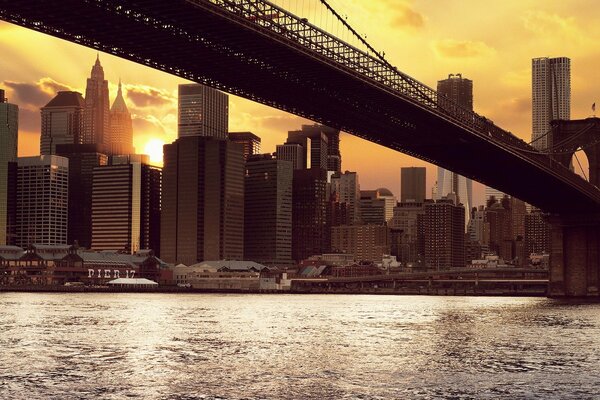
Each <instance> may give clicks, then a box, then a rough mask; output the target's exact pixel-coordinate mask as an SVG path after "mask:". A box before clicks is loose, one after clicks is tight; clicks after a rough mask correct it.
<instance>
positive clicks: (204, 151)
mask: <svg viewBox="0 0 600 400" xmlns="http://www.w3.org/2000/svg"><path fill="white" fill-rule="evenodd" d="M244 168H245V166H244V154H243V146H241V145H240V144H237V143H232V142H230V141H228V140H216V139H214V138H212V137H203V136H183V137H180V138H179V139H177V140H176V141H175V142H173V143H172V144H167V145H165V146H164V167H163V186H162V187H163V191H162V193H163V196H162V211H161V253H160V254H161V258H162V259H163V260H164V261H166V262H171V263H177V264H179V263H182V264H186V265H192V264H195V263H197V262H200V261H205V260H223V259H229V260H242V259H243V256H244V175H245V174H244Z"/></svg>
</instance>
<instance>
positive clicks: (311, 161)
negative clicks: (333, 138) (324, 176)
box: [285, 125, 328, 170]
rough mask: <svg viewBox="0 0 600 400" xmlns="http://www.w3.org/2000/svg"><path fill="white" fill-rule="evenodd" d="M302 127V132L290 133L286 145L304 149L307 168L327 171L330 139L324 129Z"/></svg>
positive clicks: (308, 126)
mask: <svg viewBox="0 0 600 400" xmlns="http://www.w3.org/2000/svg"><path fill="white" fill-rule="evenodd" d="M311 128H312V127H311V126H310V125H302V130H299V131H290V132H288V137H287V141H286V143H285V144H299V145H300V146H302V149H303V157H302V158H303V159H304V165H305V168H307V169H308V168H320V169H323V170H327V159H328V147H327V146H328V139H327V135H326V134H325V133H324V132H323V130H322V129H311Z"/></svg>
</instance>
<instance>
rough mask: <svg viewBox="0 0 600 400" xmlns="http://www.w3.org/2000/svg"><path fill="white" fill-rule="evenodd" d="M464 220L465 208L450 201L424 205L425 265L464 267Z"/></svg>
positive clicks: (443, 267)
mask: <svg viewBox="0 0 600 400" xmlns="http://www.w3.org/2000/svg"><path fill="white" fill-rule="evenodd" d="M464 221H465V212H464V207H463V206H458V205H456V204H455V202H454V201H453V200H452V199H440V200H437V201H435V202H433V201H426V202H425V216H424V221H423V225H424V226H423V229H424V239H425V265H427V266H428V267H430V268H437V269H446V268H464V266H465V232H464V226H465V222H464Z"/></svg>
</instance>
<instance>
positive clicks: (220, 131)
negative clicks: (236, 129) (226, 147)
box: [177, 83, 229, 140]
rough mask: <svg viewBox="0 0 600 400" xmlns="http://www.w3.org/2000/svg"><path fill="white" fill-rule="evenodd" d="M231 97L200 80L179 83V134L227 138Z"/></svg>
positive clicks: (179, 135)
mask: <svg viewBox="0 0 600 400" xmlns="http://www.w3.org/2000/svg"><path fill="white" fill-rule="evenodd" d="M228 127H229V97H228V96H227V94H225V93H223V92H220V91H218V90H216V89H213V88H210V87H208V86H204V85H200V84H197V83H191V84H184V85H179V96H178V111H177V137H180V138H181V137H185V136H207V137H212V138H215V139H222V140H225V139H227V132H228V131H229V130H228Z"/></svg>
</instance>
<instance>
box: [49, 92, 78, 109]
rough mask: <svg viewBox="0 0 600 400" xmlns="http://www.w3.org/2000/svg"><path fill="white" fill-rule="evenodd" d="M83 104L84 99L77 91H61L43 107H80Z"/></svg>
mask: <svg viewBox="0 0 600 400" xmlns="http://www.w3.org/2000/svg"><path fill="white" fill-rule="evenodd" d="M84 106H85V100H83V96H82V95H81V93H79V92H68V91H61V92H58V94H57V95H56V96H55V97H54V98H53V99H52V100H50V102H49V103H48V104H46V105H45V106H44V107H43V108H48V107H81V108H83V107H84Z"/></svg>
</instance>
